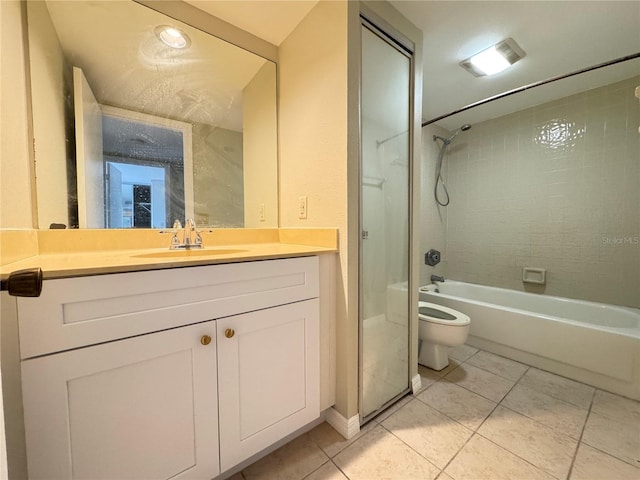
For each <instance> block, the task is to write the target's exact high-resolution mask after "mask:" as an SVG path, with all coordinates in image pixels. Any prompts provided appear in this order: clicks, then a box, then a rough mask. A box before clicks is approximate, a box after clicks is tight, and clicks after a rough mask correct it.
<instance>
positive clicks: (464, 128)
mask: <svg viewBox="0 0 640 480" xmlns="http://www.w3.org/2000/svg"><path fill="white" fill-rule="evenodd" d="M470 128H471V125H469V124H468V123H465V124H464V125H462V126H461V127H460V128H457V129H456V130H455V131H454V132H453V133H452V134H451V135H450V136H449V138H444V137H440V136H438V135H434V136H433V141H434V142H435V141H436V140H442V143H443V144H444V145H449V144H450V143H451V141H452V140H453V139H454V138H456V136H457V135H458V134H459V133H460V132H466V131H467V130H469V129H470Z"/></svg>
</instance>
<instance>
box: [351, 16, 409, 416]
mask: <svg viewBox="0 0 640 480" xmlns="http://www.w3.org/2000/svg"><path fill="white" fill-rule="evenodd" d="M361 34H362V66H361V68H362V70H361V132H360V141H361V143H360V144H361V152H360V158H361V187H360V190H361V198H360V205H361V208H360V225H361V234H362V237H361V241H360V339H361V340H360V341H361V346H360V352H361V353H360V354H361V364H360V365H361V367H360V392H361V396H362V397H361V405H360V411H361V415H362V417H363V418H366V417H367V416H369V415H371V414H372V413H374V412H376V411H377V410H379V409H380V408H382V407H384V406H385V405H386V404H387V403H389V402H390V401H391V400H393V399H394V398H396V397H397V396H399V395H400V394H402V393H404V392H406V391H407V390H408V388H409V291H408V288H407V285H408V281H409V208H410V203H409V201H410V197H409V194H410V190H409V180H410V175H409V166H410V163H411V162H410V135H409V131H410V130H409V127H410V112H411V109H410V101H411V57H410V54H409V53H407V52H405V51H404V49H402V48H399V47H398V46H396V44H395V43H394V42H392V41H390V40H389V38H388V37H386V36H385V35H384V34H383V33H381V32H379V31H378V30H377V29H376V28H375V27H373V26H371V25H369V24H368V22H366V20H363V24H362V27H361Z"/></svg>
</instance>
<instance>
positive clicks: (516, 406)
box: [501, 384, 589, 439]
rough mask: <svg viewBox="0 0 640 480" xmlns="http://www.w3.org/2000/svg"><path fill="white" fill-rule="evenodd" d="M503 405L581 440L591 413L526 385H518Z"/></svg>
mask: <svg viewBox="0 0 640 480" xmlns="http://www.w3.org/2000/svg"><path fill="white" fill-rule="evenodd" d="M501 405H503V406H505V407H508V408H510V409H511V410H515V411H516V412H518V413H521V414H523V415H526V416H527V417H530V418H533V419H534V420H535V421H537V422H540V423H542V424H543V425H546V426H547V427H550V428H553V429H554V430H555V431H556V432H558V433H560V434H564V435H569V436H570V437H573V438H575V439H579V438H580V435H581V434H582V429H583V428H584V424H585V422H586V421H587V414H588V413H589V411H588V410H587V409H586V408H579V407H576V406H575V405H572V404H570V403H567V402H565V401H563V400H558V399H557V398H554V397H551V396H549V395H546V394H544V393H541V392H538V391H536V390H533V389H531V388H529V387H526V386H524V385H520V384H518V385H516V386H515V387H513V389H512V390H511V391H510V392H509V394H508V395H507V396H506V397H505V398H504V400H503V401H502V403H501Z"/></svg>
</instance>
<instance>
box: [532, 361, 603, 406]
mask: <svg viewBox="0 0 640 480" xmlns="http://www.w3.org/2000/svg"><path fill="white" fill-rule="evenodd" d="M520 383H521V384H522V385H525V386H527V387H529V388H531V389H533V390H536V391H538V392H542V393H545V394H547V395H549V396H551V397H554V398H558V399H560V400H564V401H565V402H568V403H571V404H573V405H576V406H577V407H582V408H589V405H591V399H592V398H593V393H594V392H595V388H593V387H590V386H588V385H585V384H584V383H580V382H576V381H574V380H569V379H568V378H564V377H561V376H559V375H554V374H553V373H549V372H545V371H543V370H538V369H537V368H530V369H529V370H527V372H526V373H525V374H524V376H523V377H522V379H521V380H520Z"/></svg>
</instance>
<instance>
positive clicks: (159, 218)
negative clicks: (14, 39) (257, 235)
mask: <svg viewBox="0 0 640 480" xmlns="http://www.w3.org/2000/svg"><path fill="white" fill-rule="evenodd" d="M27 14H28V26H29V50H30V51H29V55H30V67H31V89H32V103H33V135H34V145H35V164H36V186H37V200H38V223H39V226H40V228H47V227H48V226H49V225H50V224H52V223H60V224H65V225H67V226H68V227H70V228H74V227H81V228H85V227H86V228H130V227H139V228H147V227H151V228H165V227H166V226H170V225H172V224H173V221H174V220H175V219H179V220H181V221H182V222H184V219H185V218H194V219H195V220H196V223H197V224H198V225H206V226H215V227H243V226H246V227H274V226H277V171H276V168H277V158H276V155H277V147H276V137H277V132H276V103H275V94H276V80H275V65H274V64H273V63H272V62H270V61H267V60H265V59H264V58H262V57H260V56H258V55H255V54H253V53H250V52H247V51H245V50H243V49H241V48H238V47H236V46H234V45H231V44H229V43H227V42H224V41H222V40H220V39H218V38H216V37H214V36H212V35H209V34H207V33H205V32H203V31H200V30H198V29H195V28H193V27H190V26H189V25H186V24H184V23H182V22H179V21H177V20H175V19H172V18H169V17H167V16H165V15H162V14H160V13H158V12H156V11H154V10H151V9H149V8H147V7H145V6H143V5H140V4H137V3H135V2H131V1H118V2H108V1H107V2H105V1H102V2H100V1H30V2H28V3H27ZM203 15H206V14H204V13H203ZM161 25H170V26H173V27H175V28H178V29H179V30H181V31H182V32H184V33H185V34H186V36H187V38H188V41H187V42H186V43H187V46H186V47H185V48H172V47H171V46H168V45H166V44H165V43H163V42H162V41H161V38H160V36H159V35H158V33H157V27H159V26H161ZM136 206H137V207H136ZM136 208H137V210H136ZM145 209H148V212H147V213H144V212H145ZM136 211H137V212H139V213H138V216H136ZM261 211H263V212H264V215H265V216H264V220H261V218H260V214H259V212H261ZM136 219H137V221H136Z"/></svg>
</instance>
